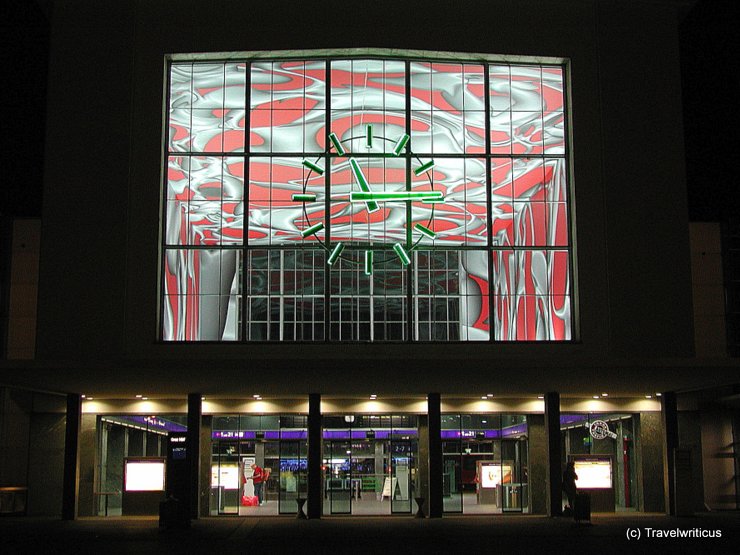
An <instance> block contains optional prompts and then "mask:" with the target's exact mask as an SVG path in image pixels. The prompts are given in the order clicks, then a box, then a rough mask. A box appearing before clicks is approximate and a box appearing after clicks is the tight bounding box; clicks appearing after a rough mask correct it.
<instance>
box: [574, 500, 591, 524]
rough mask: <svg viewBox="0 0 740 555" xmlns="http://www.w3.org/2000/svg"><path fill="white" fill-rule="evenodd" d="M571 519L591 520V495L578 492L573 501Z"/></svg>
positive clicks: (579, 520)
mask: <svg viewBox="0 0 740 555" xmlns="http://www.w3.org/2000/svg"><path fill="white" fill-rule="evenodd" d="M573 519H574V520H575V521H576V522H591V495H590V494H588V493H579V494H577V495H576V498H575V501H574V502H573Z"/></svg>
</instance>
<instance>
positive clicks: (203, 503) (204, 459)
mask: <svg viewBox="0 0 740 555" xmlns="http://www.w3.org/2000/svg"><path fill="white" fill-rule="evenodd" d="M212 429H213V417H212V416H203V417H202V418H201V428H200V516H208V515H210V511H211V507H210V505H211V431H212Z"/></svg>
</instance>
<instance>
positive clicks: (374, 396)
mask: <svg viewBox="0 0 740 555" xmlns="http://www.w3.org/2000/svg"><path fill="white" fill-rule="evenodd" d="M370 398H371V399H377V398H378V396H377V395H375V394H373V395H370Z"/></svg>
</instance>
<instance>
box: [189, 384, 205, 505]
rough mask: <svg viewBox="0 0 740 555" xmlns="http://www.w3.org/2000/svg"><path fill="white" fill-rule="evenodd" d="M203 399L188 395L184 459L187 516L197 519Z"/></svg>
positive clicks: (199, 396)
mask: <svg viewBox="0 0 740 555" xmlns="http://www.w3.org/2000/svg"><path fill="white" fill-rule="evenodd" d="M202 407H203V398H202V396H201V394H200V393H190V394H188V431H187V434H188V435H187V443H186V445H187V450H186V451H185V457H186V460H187V463H188V499H187V503H188V514H189V515H190V518H192V519H197V518H198V515H199V512H200V511H199V510H198V505H199V503H198V502H199V501H200V499H199V497H200V495H199V492H200V487H199V484H200V427H201V413H202Z"/></svg>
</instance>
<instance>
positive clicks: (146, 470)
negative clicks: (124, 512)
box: [125, 461, 164, 491]
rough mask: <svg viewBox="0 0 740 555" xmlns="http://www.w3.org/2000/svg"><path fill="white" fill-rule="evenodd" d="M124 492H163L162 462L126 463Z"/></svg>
mask: <svg viewBox="0 0 740 555" xmlns="http://www.w3.org/2000/svg"><path fill="white" fill-rule="evenodd" d="M125 488H126V491H164V461H126V484H125Z"/></svg>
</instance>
